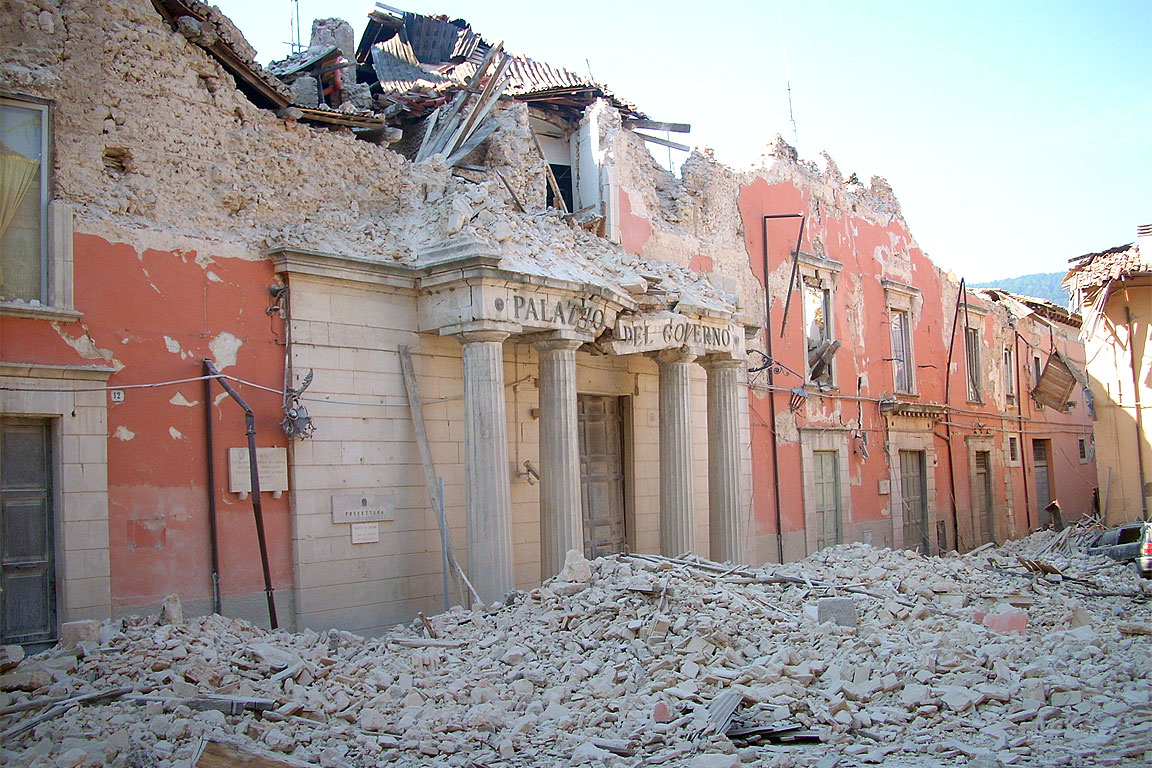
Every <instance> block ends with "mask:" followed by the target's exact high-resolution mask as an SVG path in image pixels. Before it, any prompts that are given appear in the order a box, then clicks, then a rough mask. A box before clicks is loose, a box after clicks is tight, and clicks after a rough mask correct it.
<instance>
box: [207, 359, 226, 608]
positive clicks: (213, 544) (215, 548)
mask: <svg viewBox="0 0 1152 768" xmlns="http://www.w3.org/2000/svg"><path fill="white" fill-rule="evenodd" d="M204 373H205V374H209V371H208V366H204ZM204 428H205V434H206V440H205V442H206V443H207V449H208V536H209V548H210V549H211V552H212V612H213V613H221V614H222V613H223V611H222V610H221V606H220V545H219V541H218V537H217V535H216V464H215V456H216V447H215V443H214V441H213V438H212V379H210V378H205V379H204Z"/></svg>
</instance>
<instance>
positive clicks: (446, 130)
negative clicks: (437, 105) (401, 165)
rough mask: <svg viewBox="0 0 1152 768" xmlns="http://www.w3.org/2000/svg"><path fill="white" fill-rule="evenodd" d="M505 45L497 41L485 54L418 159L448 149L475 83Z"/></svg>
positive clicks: (473, 93)
mask: <svg viewBox="0 0 1152 768" xmlns="http://www.w3.org/2000/svg"><path fill="white" fill-rule="evenodd" d="M503 46H504V43H502V42H499V43H496V45H494V46H492V47H491V48H489V49H488V53H486V54H484V58H483V60H481V62H480V65H479V66H477V67H476V72H475V73H474V74H473V75H472V77H471V78H469V80H468V82H467V83H466V84H465V86H464V89H463V90H462V91H460V93H458V94H457V96H456V98H454V99H453V100H452V102H451V103H450V104H449V106H448V110H447V111H446V112H445V114H444V115H443V116H442V118H441V119H440V125H439V127H438V128H437V130H436V135H435V136H434V137H433V139H432V141H430V142H429V144H428V148H427V152H424V151H423V150H421V154H419V155H417V156H416V159H417V160H423V159H426V158H428V157H430V156H432V155H434V154H436V153H437V152H444V151H445V150H446V149H447V146H448V143H449V141H450V140H451V138H450V137H452V136H454V135H455V133H454V132H455V131H456V130H457V129H458V127H459V122H458V119H459V117H460V115H461V114H462V113H463V111H464V107H465V105H466V104H467V103H468V101H469V99H470V98H471V97H472V96H473V95H475V93H476V90H475V84H476V83H478V82H480V79H481V78H482V77H483V76H484V73H485V72H486V71H487V70H488V66H489V64H491V63H492V60H493V59H494V58H495V57H496V56H497V55H498V54H499V53H500V50H501V49H502V48H503Z"/></svg>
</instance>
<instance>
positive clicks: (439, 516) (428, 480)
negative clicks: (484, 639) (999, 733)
mask: <svg viewBox="0 0 1152 768" xmlns="http://www.w3.org/2000/svg"><path fill="white" fill-rule="evenodd" d="M398 351H399V354H400V371H401V373H402V374H403V375H404V389H405V391H406V392H407V394H408V408H409V410H410V411H411V412H412V427H413V429H414V430H415V432H416V445H417V448H418V449H419V450H420V463H421V464H423V466H424V484H425V486H426V487H427V489H428V499H429V501H430V502H431V503H432V509H433V511H435V513H436V522H437V523H438V524H439V526H440V537H441V540H442V541H443V542H444V549H445V552H446V553H447V556H448V561H449V563H450V564H451V566H452V567H453V568H454V569H455V571H456V573H457V575H458V576H459V577H460V580H461V581H463V582H464V584H465V585H466V586H467V587H468V591H469V592H471V594H472V598H473V599H474V600H475V601H476V602H478V603H483V602H484V601H483V600H481V599H480V595H479V594H478V593H477V592H476V589H475V587H473V586H472V582H471V581H469V580H468V576H467V575H466V574H465V573H464V569H463V568H461V567H460V563H459V562H457V560H456V553H455V552H454V551H453V547H452V534H451V532H450V531H449V530H448V523H447V520H446V518H445V516H444V507H443V505H442V504H441V499H440V492H439V491H440V483H439V481H437V479H436V465H435V463H434V462H433V461H432V448H431V447H430V445H429V443H428V431H427V430H426V429H425V427H424V404H423V403H422V402H421V400H420V387H419V384H418V383H417V381H416V369H415V368H414V367H413V366H412V353H411V351H410V350H409V348H408V347H407V346H401V347H400V348H399V350H398Z"/></svg>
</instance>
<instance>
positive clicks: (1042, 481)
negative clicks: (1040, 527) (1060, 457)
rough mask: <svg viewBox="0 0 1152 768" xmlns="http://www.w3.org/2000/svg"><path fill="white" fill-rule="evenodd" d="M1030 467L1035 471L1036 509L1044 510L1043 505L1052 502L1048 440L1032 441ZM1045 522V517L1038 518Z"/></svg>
mask: <svg viewBox="0 0 1152 768" xmlns="http://www.w3.org/2000/svg"><path fill="white" fill-rule="evenodd" d="M1032 467H1033V469H1034V471H1035V472H1036V509H1037V510H1038V511H1039V512H1043V511H1044V507H1046V506H1048V505H1049V504H1050V503H1052V481H1051V476H1050V475H1049V473H1048V441H1047V440H1033V441H1032ZM1040 519H1041V520H1042V522H1047V520H1046V519H1045V518H1043V517H1042V518H1040Z"/></svg>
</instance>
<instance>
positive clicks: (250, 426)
mask: <svg viewBox="0 0 1152 768" xmlns="http://www.w3.org/2000/svg"><path fill="white" fill-rule="evenodd" d="M204 368H205V370H207V371H208V373H209V374H210V375H211V376H212V377H213V378H215V379H216V381H218V382H220V386H221V387H223V388H224V391H225V392H227V393H228V395H229V397H231V398H232V399H233V400H235V401H236V404H237V405H239V406H240V407H241V408H243V409H244V426H245V427H246V432H247V435H248V470H249V477H250V478H251V483H252V491H251V492H252V514H253V516H254V517H255V518H256V538H257V540H258V541H259V543H260V567H261V568H262V569H263V571H264V596H265V597H266V598H267V599H268V622H269V624H271V626H272V629H277V628H278V627H279V624H278V622H277V621H276V600H275V598H274V596H273V594H272V573H271V571H270V570H269V568H268V543H267V540H266V538H265V536H264V512H263V510H262V509H261V507H260V470H259V467H258V466H257V464H256V415H255V414H254V413H253V412H252V409H251V408H250V407H249V406H248V403H246V402H244V398H242V397H240V393H238V392H237V391H236V390H235V389H234V388H233V387H232V385H231V384H229V383H228V380H227V379H225V378H223V377H222V376H221V375H220V371H218V370H216V366H215V365H213V364H212V361H211V360H208V359H205V360H204Z"/></svg>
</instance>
